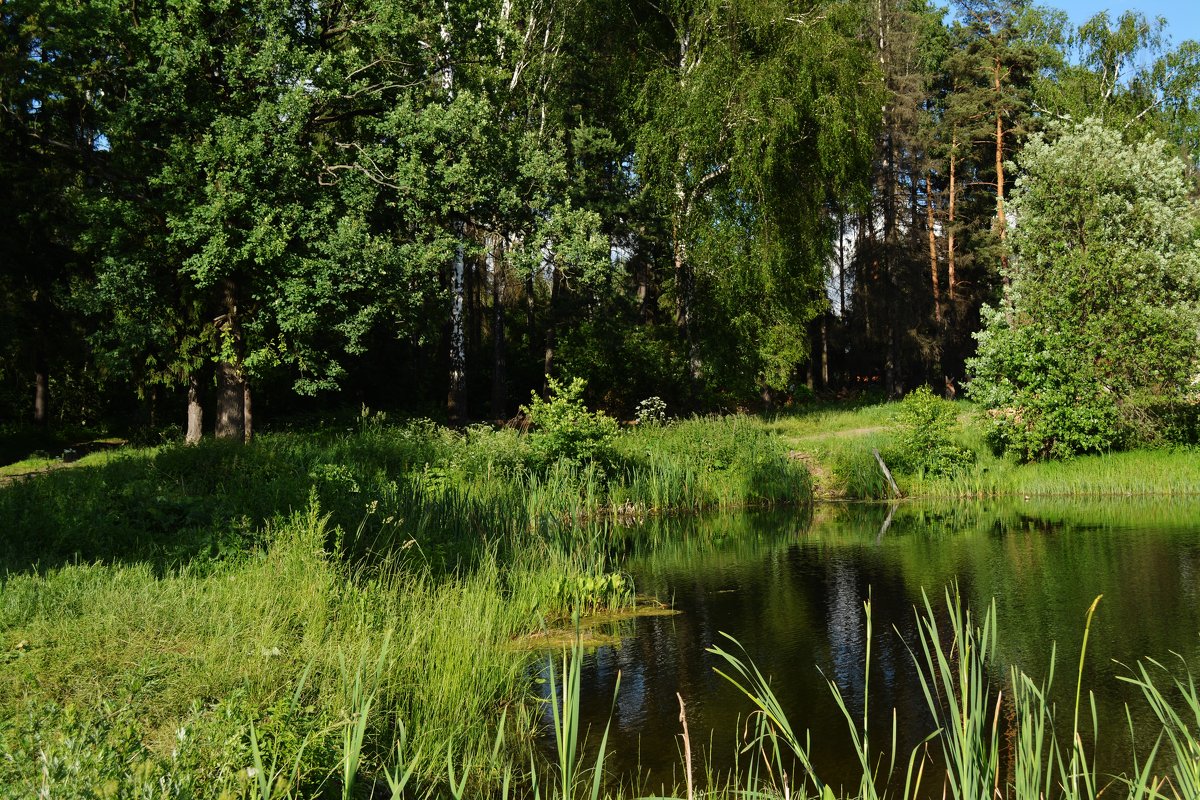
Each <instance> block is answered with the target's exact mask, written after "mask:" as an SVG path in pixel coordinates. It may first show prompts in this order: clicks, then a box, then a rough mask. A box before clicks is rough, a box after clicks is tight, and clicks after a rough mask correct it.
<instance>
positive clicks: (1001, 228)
mask: <svg viewBox="0 0 1200 800" xmlns="http://www.w3.org/2000/svg"><path fill="white" fill-rule="evenodd" d="M993 63H994V67H993V72H992V74H993V78H994V80H995V86H994V88H995V90H996V99H997V103H999V100H1000V97H1001V94H1000V92H1001V87H1000V59H999V58H998V57H997V58H996V60H995V61H994V62H993ZM996 233H997V235H998V236H999V237H1000V268H1001V274H1002V277H1003V279H1004V282H1005V283H1006V284H1007V283H1008V253H1006V252H1005V251H1004V246H1005V240H1006V239H1007V238H1008V219H1007V217H1005V215H1004V115H1003V114H1002V113H1001V109H1000V107H999V106H998V105H997V108H996Z"/></svg>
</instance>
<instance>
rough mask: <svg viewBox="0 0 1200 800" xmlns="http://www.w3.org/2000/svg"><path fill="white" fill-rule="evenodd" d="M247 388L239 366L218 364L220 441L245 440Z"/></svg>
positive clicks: (218, 431)
mask: <svg viewBox="0 0 1200 800" xmlns="http://www.w3.org/2000/svg"><path fill="white" fill-rule="evenodd" d="M245 404H246V387H245V384H244V383H243V381H242V376H241V374H240V373H239V372H238V368H237V365H236V364H234V363H233V362H230V361H221V362H218V364H217V425H216V435H217V438H218V439H244V438H245V436H246V405H245Z"/></svg>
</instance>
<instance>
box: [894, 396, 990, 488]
mask: <svg viewBox="0 0 1200 800" xmlns="http://www.w3.org/2000/svg"><path fill="white" fill-rule="evenodd" d="M955 424H956V421H955V410H954V404H953V403H951V402H950V401H949V400H943V399H942V398H940V397H938V396H937V395H935V394H934V393H933V391H932V390H931V389H930V388H929V387H928V386H922V387H921V388H920V389H917V390H916V391H914V392H911V393H909V394H908V395H907V396H906V397H905V398H904V399H903V400H901V401H900V406H899V408H898V409H897V411H896V443H895V454H894V455H893V459H894V460H895V461H896V463H897V466H900V467H903V468H904V469H906V470H908V471H910V472H922V473H925V474H928V475H949V474H951V473H953V472H955V471H957V470H959V469H961V468H962V467H965V466H967V465H969V464H971V463H972V462H973V461H974V460H975V454H974V453H973V452H972V451H970V450H968V449H967V448H965V447H960V446H959V445H957V444H955V443H954V440H953V438H951V435H950V432H951V431H952V430H953V429H954V426H955Z"/></svg>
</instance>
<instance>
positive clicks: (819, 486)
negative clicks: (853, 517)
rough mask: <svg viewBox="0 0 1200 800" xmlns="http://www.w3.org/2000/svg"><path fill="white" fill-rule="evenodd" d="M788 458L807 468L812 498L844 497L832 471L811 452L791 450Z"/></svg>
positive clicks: (837, 498)
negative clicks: (810, 481) (810, 480)
mask: <svg viewBox="0 0 1200 800" xmlns="http://www.w3.org/2000/svg"><path fill="white" fill-rule="evenodd" d="M788 458H790V459H792V460H793V461H799V462H801V463H803V464H804V467H805V469H807V470H808V474H809V475H811V476H812V483H813V487H812V488H813V499H815V500H841V499H843V498H844V497H845V493H844V492H843V491H842V489H841V487H839V486H838V482H837V479H836V478H835V477H834V475H833V472H831V471H830V469H829V468H828V467H826V466H825V465H824V464H822V463H821V462H820V461H818V460H817V457H816V456H814V455H813V454H812V453H806V452H804V451H803V450H792V451H790V452H789V453H788Z"/></svg>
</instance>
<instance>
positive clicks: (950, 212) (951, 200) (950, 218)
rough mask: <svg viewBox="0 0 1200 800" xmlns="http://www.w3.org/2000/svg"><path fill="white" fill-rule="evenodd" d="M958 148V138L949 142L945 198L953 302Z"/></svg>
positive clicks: (948, 286) (948, 284) (948, 288)
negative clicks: (948, 185) (948, 186)
mask: <svg viewBox="0 0 1200 800" xmlns="http://www.w3.org/2000/svg"><path fill="white" fill-rule="evenodd" d="M956 147H958V137H957V136H955V137H954V138H953V139H951V142H950V196H949V197H948V198H947V201H946V203H947V218H946V223H947V224H946V273H947V274H946V294H947V296H948V297H949V298H950V300H951V301H953V300H954V285H955V274H954V208H955V201H956V199H957V197H956V193H955V187H954V182H955V177H956V176H955V171H956V170H957V167H958V164H957V160H956V158H955V153H954V150H955V148H956Z"/></svg>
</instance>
